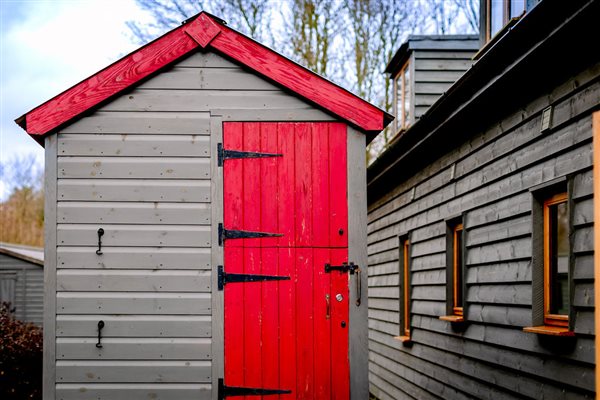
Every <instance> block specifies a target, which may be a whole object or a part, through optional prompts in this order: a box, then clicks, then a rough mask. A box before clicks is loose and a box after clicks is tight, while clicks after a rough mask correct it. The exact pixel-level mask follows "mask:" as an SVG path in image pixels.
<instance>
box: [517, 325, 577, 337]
mask: <svg viewBox="0 0 600 400" xmlns="http://www.w3.org/2000/svg"><path fill="white" fill-rule="evenodd" d="M523 331H525V332H529V333H537V334H538V335H549V336H567V337H572V336H575V332H573V331H570V330H569V328H567V327H564V326H548V325H541V326H526V327H525V328H523Z"/></svg>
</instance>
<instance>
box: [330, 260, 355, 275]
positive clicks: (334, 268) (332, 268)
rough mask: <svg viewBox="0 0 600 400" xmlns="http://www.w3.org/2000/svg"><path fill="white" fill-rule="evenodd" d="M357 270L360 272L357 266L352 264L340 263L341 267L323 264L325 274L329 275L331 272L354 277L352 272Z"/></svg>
mask: <svg viewBox="0 0 600 400" xmlns="http://www.w3.org/2000/svg"><path fill="white" fill-rule="evenodd" d="M357 270H360V268H358V265H354V263H352V262H351V263H342V265H331V264H325V272H326V273H330V272H331V271H340V272H342V273H344V272H350V275H354V272H356V271H357Z"/></svg>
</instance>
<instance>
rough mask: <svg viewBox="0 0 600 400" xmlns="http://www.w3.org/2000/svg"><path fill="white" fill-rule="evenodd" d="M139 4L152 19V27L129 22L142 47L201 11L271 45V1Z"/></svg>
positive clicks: (156, 0) (154, 0)
mask: <svg viewBox="0 0 600 400" xmlns="http://www.w3.org/2000/svg"><path fill="white" fill-rule="evenodd" d="M136 3H137V5H138V6H139V7H140V9H142V10H144V11H146V12H148V13H149V14H150V16H151V18H152V22H150V23H149V24H140V23H139V22H137V21H128V22H127V26H128V27H129V29H130V31H131V33H132V35H133V37H134V39H135V40H136V41H137V42H138V43H140V44H143V43H147V42H149V41H150V40H152V39H154V38H156V37H157V36H159V35H161V34H163V33H164V32H166V31H167V30H169V29H173V28H175V27H176V26H178V25H180V24H181V23H182V22H183V21H185V20H186V19H188V18H189V17H191V16H193V15H195V14H197V13H199V12H200V11H202V10H204V11H207V12H210V13H213V14H215V15H218V16H222V17H224V18H226V19H227V20H228V21H227V22H228V24H229V25H231V26H232V27H234V28H235V29H238V30H240V31H241V32H243V33H245V34H247V35H250V36H251V37H253V38H255V39H257V40H260V41H263V42H267V43H271V42H272V33H271V29H270V24H271V18H270V14H271V12H272V4H271V3H270V2H269V0H205V1H201V0H136Z"/></svg>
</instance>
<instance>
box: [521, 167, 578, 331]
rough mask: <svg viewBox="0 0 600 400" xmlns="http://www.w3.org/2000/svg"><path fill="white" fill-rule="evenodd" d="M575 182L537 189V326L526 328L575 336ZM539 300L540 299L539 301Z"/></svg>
mask: <svg viewBox="0 0 600 400" xmlns="http://www.w3.org/2000/svg"><path fill="white" fill-rule="evenodd" d="M571 184H572V183H569V181H568V180H567V179H566V178H559V179H558V180H557V181H556V182H550V183H549V184H546V185H543V186H542V187H541V188H539V189H534V190H533V191H532V194H533V200H534V201H533V207H532V223H533V226H532V248H533V253H532V272H531V274H532V277H531V278H532V279H531V281H532V282H531V284H532V291H533V297H534V301H533V304H532V313H533V314H532V322H533V326H529V327H525V328H523V330H524V331H526V332H532V333H537V334H544V335H553V336H573V335H574V333H573V331H572V330H571V328H572V326H571V322H572V321H570V320H569V314H571V293H570V286H571V280H570V278H571V277H570V268H571V267H570V265H571V242H570V237H569V230H570V225H571V221H570V217H569V193H568V190H567V187H568V186H570V185H571ZM535 299H539V301H536V300H535Z"/></svg>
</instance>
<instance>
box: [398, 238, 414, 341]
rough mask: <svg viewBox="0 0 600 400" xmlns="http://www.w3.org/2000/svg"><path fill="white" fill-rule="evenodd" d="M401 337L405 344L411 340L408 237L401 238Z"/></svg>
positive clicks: (399, 337)
mask: <svg viewBox="0 0 600 400" xmlns="http://www.w3.org/2000/svg"><path fill="white" fill-rule="evenodd" d="M399 265H400V269H399V271H398V272H399V274H400V335H399V336H398V339H400V340H401V341H403V342H408V341H409V340H410V292H411V290H410V242H409V240H408V237H407V236H405V237H401V238H400V260H399Z"/></svg>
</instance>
